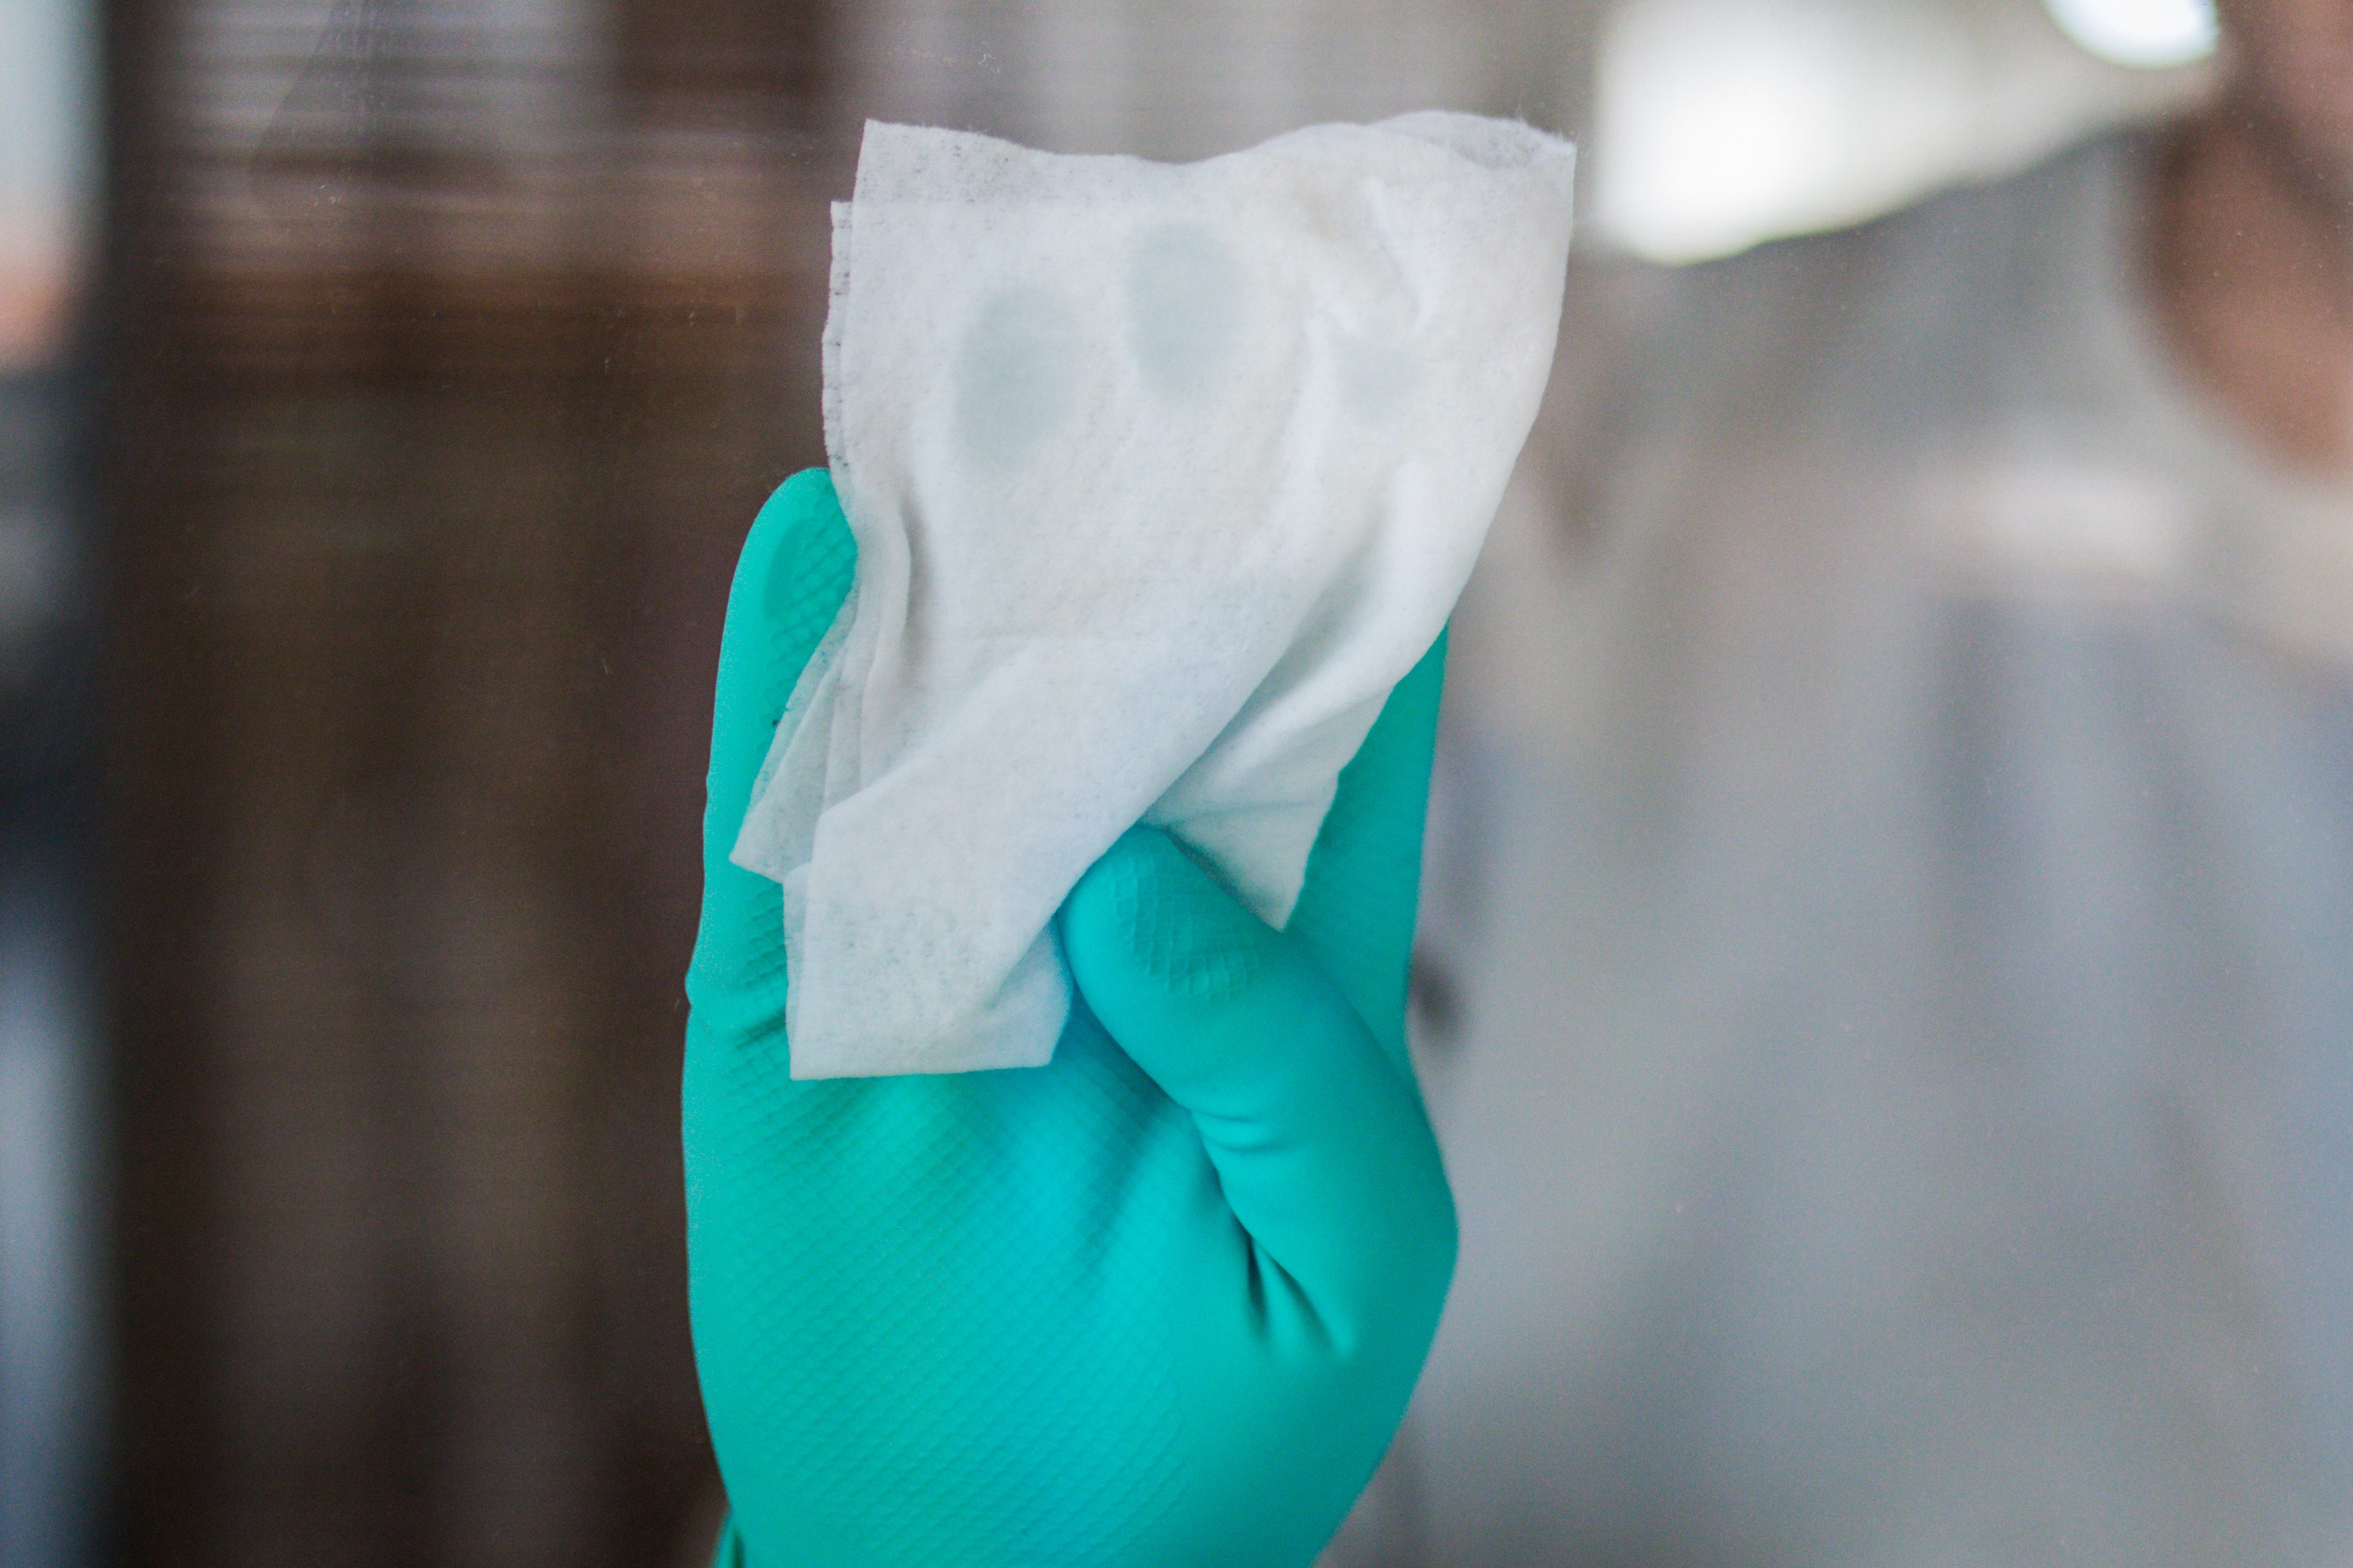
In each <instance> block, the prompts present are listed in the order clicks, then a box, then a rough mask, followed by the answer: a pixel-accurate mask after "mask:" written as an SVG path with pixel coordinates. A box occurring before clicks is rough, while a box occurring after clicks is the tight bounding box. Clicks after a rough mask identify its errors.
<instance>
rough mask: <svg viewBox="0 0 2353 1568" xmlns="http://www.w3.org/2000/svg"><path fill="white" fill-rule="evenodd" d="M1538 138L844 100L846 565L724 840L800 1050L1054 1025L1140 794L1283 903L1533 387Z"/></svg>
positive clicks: (1399, 125)
mask: <svg viewBox="0 0 2353 1568" xmlns="http://www.w3.org/2000/svg"><path fill="white" fill-rule="evenodd" d="M1571 161H1572V151H1571V149H1570V148H1569V146H1568V145H1567V143H1566V142H1560V141H1558V140H1556V139H1555V138H1553V137H1550V136H1547V135H1545V134H1543V133H1542V132H1536V131H1533V130H1531V129H1529V128H1528V127H1526V126H1525V125H1520V124H1516V123H1511V122H1505V121H1492V120H1484V119H1480V118H1476V117H1473V116H1470V115H1461V114H1442V113H1426V114H1413V115H1408V116H1406V117H1404V118H1402V119H1398V120H1392V121H1387V122H1385V123H1383V124H1379V125H1371V126H1359V125H1321V126H1315V127H1313V128H1311V129H1308V130H1304V131H1300V132H1293V133H1292V134H1290V135H1286V136H1282V137H1280V138H1277V139H1276V140H1274V141H1272V142H1267V143H1265V144H1263V145H1261V146H1259V147H1256V148H1253V149H1250V151H1248V152H1243V153H1232V154H1229V155H1228V156H1225V157H1219V158H1212V159H1209V160H1207V161H1206V162H1202V163H1188V164H1181V165H1169V164H1159V163H1146V162H1144V161H1142V160H1139V159H1134V158H1124V157H1073V156H1063V155H1056V154H1051V153H1037V152H1031V151H1029V150H1028V149H1025V148H1021V147H1017V146H1013V145H1011V144H1009V143H1008V142H998V141H994V140H991V139H989V138H987V137H983V136H976V135H970V134H965V133H961V132H948V131H935V130H922V129H916V128H913V127H910V126H902V125H882V124H870V125H869V126H868V127H867V128H866V140H865V143H864V146H863V148H862V149H861V151H860V155H859V162H858V184H857V188H856V192H855V195H854V199H852V200H851V201H850V202H849V203H848V204H847V205H842V206H838V207H836V208H835V211H834V237H833V245H834V279H833V303H832V313H831V316H830V318H829V319H828V321H827V324H826V340H825V347H826V353H825V414H826V446H827V452H828V458H829V459H830V462H831V467H832V471H833V479H834V483H835V486H836V489H837V490H838V491H839V495H840V498H841V502H842V506H843V510H845V511H846V512H847V514H848V516H849V523H850V527H851V530H852V531H853V532H854V533H855V535H856V537H857V542H858V565H857V577H856V584H855V587H854V588H853V590H852V592H851V594H850V596H849V601H848V602H847V603H846V604H845V605H843V606H842V610H841V615H840V617H839V619H838V620H837V621H836V623H835V625H834V626H833V628H832V630H831V631H830V632H829V633H828V635H827V637H826V640H825V643H824V645H823V646H822V647H820V648H819V650H818V656H817V658H815V659H813V660H812V661H811V663H810V665H809V668H808V669H807V672H806V673H805V674H804V675H803V677H802V679H801V682H800V685H799V686H798V688H797V689H796V690H795V692H794V694H793V697H792V700H791V704H790V706H789V707H788V709H787V710H786V715H785V720H784V722H783V723H782V724H781V725H780V726H779V727H778V729H777V733H776V742H775V745H774V746H773V747H772V749H771V750H770V752H769V755H768V760H767V763H766V766H765V769H764V771H763V774H762V777H761V780H760V782H759V784H758V785H757V786H756V787H755V789H754V795H753V802H752V805H751V808H750V810H749V811H748V812H747V814H746V815H745V817H744V829H743V833H742V836H741V837H740V838H739V839H738V841H737V843H736V846H735V849H734V857H733V858H734V859H735V861H736V863H737V864H739V865H742V866H744V867H746V868H750V869H753V870H755V871H759V872H761V873H763V874H765V875H767V876H769V877H773V878H775V879H777V880H778V881H780V882H781V883H783V884H784V889H785V897H784V910H785V938H786V965H787V972H788V973H789V975H790V992H789V1001H788V1006H789V1015H788V1018H787V1025H788V1028H789V1031H790V1037H791V1052H792V1072H793V1076H794V1077H796V1078H838V1077H855V1076H867V1075H879V1074H885V1073H906V1072H953V1071H962V1070H966V1069H970V1068H1002V1067H1028V1066H1036V1065H1038V1064H1039V1063H1042V1062H1044V1061H1046V1060H1047V1059H1048V1058H1050V1056H1051V1055H1052V1054H1053V1049H1054V1042H1055V1039H1056V1038H1057V1037H1058V1036H1059V1035H1060V1032H1061V1027H1062V1024H1063V1021H1064V1017H1065V1016H1066V1014H1067V1013H1068V1011H1069V1007H1070V981H1069V977H1068V974H1067V973H1066V972H1065V970H1064V968H1063V964H1062V960H1061V955H1060V949H1059V946H1058V943H1057V941H1056V937H1055V933H1054V924H1053V917H1054V912H1055V910H1056V909H1057V908H1058V907H1059V906H1060V903H1061V901H1062V899H1063V897H1064V896H1065V895H1066V894H1067V893H1069V891H1070V890H1071V887H1072V886H1073V885H1074V884H1075V883H1076V882H1077V880H1078V879H1079V877H1080V875H1081V874H1082V872H1084V871H1085V869H1086V868H1087V867H1088V866H1089V865H1090V864H1092V862H1093V861H1094V860H1095V858H1097V857H1099V856H1100V855H1102V854H1103V851H1104V850H1105V849H1107V848H1109V847H1110V846H1111V844H1112V843H1113V840H1114V839H1116V838H1117V837H1119V835H1120V834H1121V833H1122V832H1123V831H1124V830H1125V829H1126V828H1127V827H1128V826H1130V825H1131V824H1133V823H1135V822H1137V821H1139V820H1141V821H1145V822H1151V823H1155V824H1159V825H1161V826H1166V827H1168V828H1169V829H1171V830H1172V831H1174V832H1175V833H1176V835H1177V836H1178V837H1182V838H1183V839H1185V840H1186V841H1187V843H1189V844H1191V845H1192V846H1193V847H1195V848H1196V849H1198V851H1200V852H1202V853H1203V854H1205V855H1206V856H1207V857H1208V859H1209V860H1210V861H1211V863H1213V864H1214V865H1215V866H1216V867H1217V868H1219V871H1220V872H1221V873H1222V874H1223V875H1224V877H1225V878H1226V879H1228V880H1229V882H1230V883H1231V885H1232V886H1233V887H1234V888H1235V889H1238V890H1239V891H1240V893H1241V894H1242V895H1243V897H1244V898H1246V899H1247V900H1249V901H1250V904H1251V905H1252V906H1253V907H1254V908H1255V909H1256V910H1258V912H1259V913H1260V914H1261V915H1262V916H1264V917H1265V918H1266V919H1267V920H1268V921H1271V922H1272V923H1274V924H1277V925H1280V924H1282V922H1283V921H1285V920H1286V919H1287V918H1288V916H1289V914H1290V911H1291V906H1292V902H1293V900H1294V899H1295V898H1296V897H1297V896H1298V893H1299V887H1300V882H1301V879H1302V878H1303V875H1304V874H1305V869H1306V863H1307V855H1308V851H1309V849H1310V848H1311V847H1312V846H1313V845H1314V840H1315V835H1316V831H1317V829H1318V827H1319V826H1321V825H1322V822H1323V819H1324V812H1325V810H1326V809H1327V808H1328V807H1329V806H1330V805H1331V802H1332V796H1333V790H1334V786H1335V782H1336V780H1337V778H1338V776H1339V772H1340V769H1341V767H1342V766H1343V765H1344V764H1345V763H1346V762H1347V761H1348V759H1349V758H1350V757H1351V756H1353V755H1354V754H1355V752H1356V749H1357V747H1358V746H1359V745H1360V744H1361V743H1362V742H1363V741H1364V738H1365V734H1366V731H1367V730H1369V729H1370V728H1371V726H1372V722H1373V720H1374V718H1375V716H1376V715H1377V713H1378V712H1379V710H1380V707H1381V703H1382V701H1383V700H1384V699H1385V698H1386V697H1387V696H1388V692H1389V689H1390V688H1391V687H1393V686H1394V685H1396V683H1397V682H1398V679H1400V678H1401V677H1403V676H1404V674H1405V673H1406V671H1407V670H1409V668H1412V667H1413V665H1414V663H1415V661H1416V660H1417V659H1419V658H1420V656H1421V655H1422V654H1423V653H1424V652H1426V651H1427V650H1428V649H1429V647H1430V644H1431V642H1432V641H1433V640H1435V638H1436V637H1437V635H1438V632H1439V630H1440V627H1441V626H1443V625H1444V623H1445V619H1446V616H1447V614H1448V612H1449V610H1450V609H1451V607H1452V605H1453V604H1454V601H1455V598H1456V597H1457V596H1458V595H1460V593H1461V589H1462V586H1463V583H1464V580H1465V579H1466V578H1467V576H1468V575H1469V574H1470V571H1471V565H1472V560H1473V558H1474V557H1476V556H1477V554H1478V552H1479V546H1480V542H1481V540H1482V537H1483V535H1484V534H1485V531H1486V528H1487V524H1488V521H1490V519H1491V518H1492V517H1493V514H1494V510H1495V508H1496V504H1497V502H1498V501H1499V500H1500V499H1501V497H1502V494H1503V489H1504V481H1505V480H1506V479H1507V478H1508V477H1509V475H1510V470H1511V468H1512V464H1513V461H1514V458H1515V457H1516V456H1517V454H1518V452H1519V448H1520V444H1521V442H1522V441H1523V440H1524V439H1525V437H1526V434H1527V430H1528V426H1529V424H1530V423H1531V421H1532V420H1533V419H1534V417H1535V408H1536V403H1537V400H1538V398H1539V397H1540V396H1541V395H1542V393H1543V390H1544V384H1545V379H1546V372H1547V370H1548V369H1549V367H1550V365H1551V363H1552V358H1553V342H1554V337H1555V334H1556V331H1557V330H1558V326H1559V316H1560V299H1561V289H1562V283H1563V276H1564V269H1565V267H1566V264H1567V247H1568V233H1569V184H1570V169H1571Z"/></svg>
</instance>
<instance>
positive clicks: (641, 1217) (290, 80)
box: [0, 0, 2211, 1568]
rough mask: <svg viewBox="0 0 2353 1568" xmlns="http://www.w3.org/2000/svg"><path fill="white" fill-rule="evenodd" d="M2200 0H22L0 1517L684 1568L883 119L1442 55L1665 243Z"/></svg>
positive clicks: (7, 505) (1950, 143) (6, 545)
mask: <svg viewBox="0 0 2353 1568" xmlns="http://www.w3.org/2000/svg"><path fill="white" fill-rule="evenodd" d="M2210 50H2211V16H2208V15H2207V14H2206V12H2205V10H2204V8H2203V6H2202V5H2200V4H2199V3H2198V0H2049V4H2048V5H2045V4H2044V3H2043V0H1556V3H1550V4H1547V3H1544V0H1193V3H1190V4H1181V5H1180V4H1177V3H1176V0H1031V3H1028V4H1017V3H1013V0H1001V3H990V0H868V3H865V4H860V5H849V4H844V3H840V0H834V3H830V4H813V3H810V0H701V3H699V4H695V5H686V4H681V3H678V0H491V3H490V4H466V5H459V4H455V3H452V0H351V3H348V4H332V5H330V4H300V3H298V4H272V5H261V4H255V3H252V0H112V3H111V4H100V3H98V0H0V724H5V729H0V734H4V735H5V753H0V790H5V794H0V805H5V817H0V1568H26V1565H32V1564H61V1565H63V1564H82V1563H115V1562H121V1563H188V1564H213V1563H221V1564H227V1563H237V1564H257V1565H267V1564H281V1563H283V1564H294V1563H302V1564H322V1563H333V1564H352V1565H368V1564H386V1565H389V1564H419V1565H423V1564H449V1565H458V1564H469V1565H471V1564H493V1563H495V1564H526V1563H551V1564H553V1563H563V1564H575V1565H591V1568H593V1565H596V1564H622V1563H629V1564H636V1563H650V1564H668V1563H690V1562H694V1561H697V1560H698V1558H699V1557H700V1556H701V1555H702V1553H703V1552H705V1551H706V1550H707V1545H708V1542H709V1539H710V1532H711V1530H712V1525H713V1523H714V1522H715V1518H716V1513H715V1510H716V1509H717V1507H718V1506H719V1505H718V1503H717V1501H716V1481H715V1478H714V1475H713V1472H712V1466H711V1460H710V1458H709V1455H708V1452H707V1450H706V1447H705V1445H704V1441H703V1437H702V1421H701V1415H700V1410H699V1405H698V1401H697V1394H696V1390H695V1385H694V1380H693V1373H692V1367H691V1360H690V1356H689V1351H688V1343H687V1333H686V1313H685V1299H684V1285H683V1281H684V1263H683V1250H682V1238H681V1191H680V1176H679V1152H678V1136H677V1088H676V1082H677V1078H678V1071H679V1051H680V1034H681V1026H682V1021H683V1012H682V997H681V991H680V976H681V972H682V970H683V967H684V964H685V962H686V956H687V951H688V947H689V945H690V943H691V938H692V927H693V915H694V900H695V897H696V894H697V886H696V881H697V879H696V850H695V844H696V835H697V830H698V821H697V818H698V814H699V811H700V807H701V775H702V761H703V758H702V747H703V738H704V735H705V731H706V725H707V721H708V708H707V704H708V684H709V677H710V673H711V668H712V656H713V651H714V649H715V647H716V640H717V634H718V620H719V613H720V609H721V606H722V603H723V595H724V590H725V584H726V580H727V575H728V572H729V569H730V566H731V564H732V563H733V554H734V551H735V548H736V545H737V543H738V542H739V541H740V539H741V537H742V534H743V531H744V528H745V526H746V525H747V523H748V521H749V520H750V518H751V516H752V514H753V511H754V509H755V508H756V507H757V505H758V504H759V502H760V500H762V499H763V498H764V497H765V494H766V493H767V491H768V490H769V489H770V488H771V487H773V486H774V485H775V484H776V481H777V480H778V479H781V478H783V477H784V476H785V475H786V474H787V473H789V472H791V471H792V470H794V469H796V468H800V467H803V466H806V465H808V464H811V463H816V462H819V461H821V460H822V453H821V448H820V443H819V437H818V424H817V364H818V356H817V343H818V329H819V326H820V324H821V321H822V317H823V308H824V301H825V274H826V243H827V224H826V217H825V204H826V203H827V202H828V200H830V199H836V198H839V197H843V196H845V195H847V194H848V191H849V182H850V177H851V172H852V168H853V163H854V158H855V152H856V139H857V133H858V127H859V125H860V122H861V121H862V120H863V119H865V118H867V117H877V118H885V119H907V120H918V121H932V122H944V123H952V124H959V125H965V126H971V127H975V128H978V129H982V130H987V131H991V132H999V133H1002V134H1007V135H1010V136H1014V137H1017V138H1019V139H1021V140H1024V141H1027V142H1033V143H1037V144H1041V145H1045V146H1050V147H1054V148H1060V149H1066V150H1074V151H1130V152H1137V153H1148V154H1155V155H1161V156H1170V157H1187V156H1195V155H1199V154H1202V153H1209V152H1213V151H1217V150H1220V149H1224V148H1229V147H1232V146H1235V145H1239V144H1241V143H1244V142H1250V141H1252V140H1255V139H1257V138H1260V137H1262V136H1264V135H1267V134H1271V133H1272V132H1276V131H1279V130H1282V129H1284V128H1287V127H1290V126H1293V125H1296V124H1299V123H1303V122H1305V121H1313V120H1318V119H1328V118H1369V117H1376V116H1379V115H1383V114H1387V113H1389V112H1393V111H1397V110H1404V109H1409V108H1419V107H1425V106H1430V105H1448V106H1454V107H1461V108H1467V109H1474V110H1486V111H1491V112H1502V113H1515V114H1519V115H1522V116H1525V117H1526V118H1527V119H1529V120H1531V121H1535V122H1537V123H1540V124H1545V125H1547V126H1551V127H1554V128H1557V129H1561V130H1565V131H1567V132H1569V133H1570V134H1572V135H1574V136H1575V137H1576V138H1577V140H1578V141H1579V142H1582V143H1584V144H1585V146H1586V148H1587V153H1588V156H1587V163H1586V165H1585V172H1584V180H1583V192H1582V200H1583V202H1584V206H1585V222H1586V227H1585V229H1584V231H1583V237H1582V240H1581V243H1582V244H1583V245H1585V246H1586V247H1588V248H1589V249H1592V250H1608V249H1617V250H1620V251H1624V252H1630V253H1632V254H1634V255H1638V256H1641V257H1643V258H1651V259H1659V260H1666V261H1683V260H1690V259H1694V258H1704V257H1709V256H1715V255H1721V254H1725V253H1728V252H1732V251H1736V250H1738V249H1740V248H1742V247H1746V246H1747V245H1749V244H1752V243H1754V242H1755V241H1757V240H1758V239H1760V238H1763V237H1768V236H1774V235H1779V234H1786V233H1792V232H1798V231H1802V230H1807V229H1812V228H1820V227H1823V226H1831V225H1836V224H1840V223H1843V222H1846V221H1849V220H1852V219H1854V218H1857V217H1861V216H1867V215H1869V214H1872V213H1874V212H1878V211H1881V210H1883V209H1886V208H1889V207H1891V206H1894V205H1898V204H1899V203H1901V202H1903V201H1905V200H1906V199H1908V198H1910V197H1912V196H1914V195H1918V194H1920V193H1923V192H1925V191H1927V190H1930V189H1933V188H1936V187H1937V186H1940V185H1944V184H1950V183H1953V182H1955V181H1957V180H1961V179H1965V178H1969V177H1973V176H1978V175H1981V174H1992V173H1997V172H2000V171H2003V170H2007V169H2010V168H2014V167H2018V166H2021V165H2023V164H2024V163H2028V162H2030V161H2031V160H2032V159H2033V158H2035V157H2036V156H2038V155H2040V154H2041V153H2043V152H2045V151H2047V150H2048V149H2050V148H2052V147H2053V146H2055V145H2057V144H2059V143H2061V142H2064V141H2066V140H2068V139H2070V138H2071V137H2073V136H2077V135H2080V134H2083V133H2085V132H2088V131H2089V130H2091V129H2092V128H2094V127H2097V126H2100V125H2104V124H2107V123H2112V122H2115V121H2120V120H2124V119H2128V118H2132V117H2135V116H2139V115H2144V114H2150V113H2155V112H2158V111H2160V110H2163V109H2165V108H2166V107H2168V106H2169V105H2174V104H2178V103H2179V102H2181V101H2182V100H2185V99H2186V98H2188V97H2190V96H2192V95H2194V94H2196V93H2197V92H2198V91H2199V90H2200V83H2201V80H2202V72H2201V66H2200V61H2201V60H2202V59H2203V58H2204V56H2205V55H2206V54H2207V53H2208V52H2209V51H2210Z"/></svg>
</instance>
